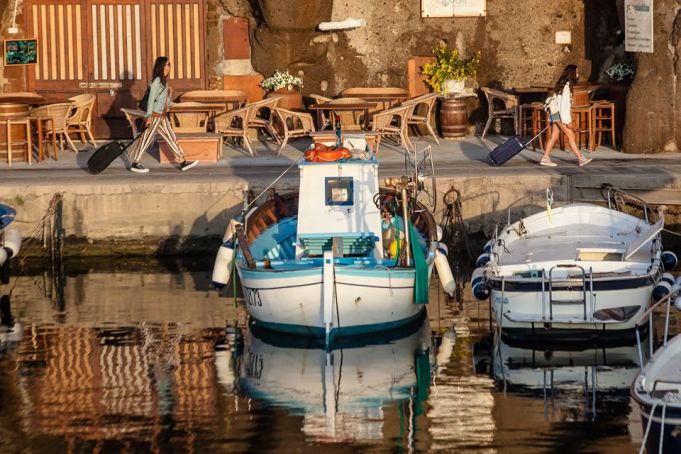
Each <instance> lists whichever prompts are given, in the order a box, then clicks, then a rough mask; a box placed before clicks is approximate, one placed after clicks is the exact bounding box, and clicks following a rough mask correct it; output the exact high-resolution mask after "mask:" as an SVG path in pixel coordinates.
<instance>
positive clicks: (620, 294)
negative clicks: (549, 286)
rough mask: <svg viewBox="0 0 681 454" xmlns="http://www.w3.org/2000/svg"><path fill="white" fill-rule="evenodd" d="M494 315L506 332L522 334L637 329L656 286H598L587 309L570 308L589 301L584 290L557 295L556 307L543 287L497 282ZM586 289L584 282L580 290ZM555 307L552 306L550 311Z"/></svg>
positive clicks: (643, 281) (646, 282)
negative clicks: (583, 300)
mask: <svg viewBox="0 0 681 454" xmlns="http://www.w3.org/2000/svg"><path fill="white" fill-rule="evenodd" d="M491 287H492V288H491V292H490V295H491V304H492V310H493V311H494V315H495V318H496V321H497V324H499V325H500V326H501V327H502V328H503V330H504V331H506V330H516V331H518V330H520V331H528V330H529V331H530V332H531V333H533V334H535V333H536V334H539V333H540V332H541V331H548V332H549V333H550V334H555V331H556V330H558V331H563V332H564V333H565V334H568V333H569V332H588V331H598V332H599V333H602V332H604V331H605V332H608V331H618V332H621V331H627V330H633V329H634V328H635V327H636V325H637V323H639V322H640V317H641V315H642V314H643V313H644V312H645V310H646V309H647V308H648V305H649V304H650V298H651V293H652V290H653V287H654V280H653V278H652V276H643V277H640V278H637V279H627V280H609V281H600V282H597V281H594V291H593V294H594V296H593V299H592V298H591V296H590V294H589V292H588V291H587V292H586V306H585V305H584V304H583V303H581V301H580V302H578V303H565V301H574V300H578V299H581V298H583V297H584V294H583V292H582V290H581V289H572V290H557V291H556V290H554V291H553V292H552V295H551V296H552V297H553V299H554V301H555V303H554V304H553V305H551V304H550V303H549V299H550V295H549V292H548V291H544V292H542V289H541V282H539V283H535V284H524V285H516V286H514V285H513V283H512V282H508V281H507V282H506V283H504V285H503V290H502V285H501V283H500V282H496V283H495V282H492V285H491ZM578 287H581V283H580V284H579V285H578ZM551 306H552V307H551Z"/></svg>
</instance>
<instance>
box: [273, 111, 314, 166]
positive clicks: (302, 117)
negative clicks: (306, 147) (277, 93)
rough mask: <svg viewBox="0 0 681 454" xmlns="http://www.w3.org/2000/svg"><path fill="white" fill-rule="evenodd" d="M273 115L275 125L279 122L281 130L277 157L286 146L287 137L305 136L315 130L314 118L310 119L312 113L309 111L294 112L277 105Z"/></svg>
mask: <svg viewBox="0 0 681 454" xmlns="http://www.w3.org/2000/svg"><path fill="white" fill-rule="evenodd" d="M274 115H275V123H276V125H279V124H281V128H282V131H283V134H282V138H281V144H280V145H279V148H277V157H279V154H280V153H281V150H282V149H283V148H284V146H286V143H287V142H288V141H289V139H295V138H298V137H305V136H308V135H310V134H312V133H313V132H315V129H314V120H312V115H310V114H309V113H304V112H294V111H292V110H287V109H282V108H281V107H277V108H275V109H274Z"/></svg>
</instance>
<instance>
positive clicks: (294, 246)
mask: <svg viewBox="0 0 681 454" xmlns="http://www.w3.org/2000/svg"><path fill="white" fill-rule="evenodd" d="M308 156H309V155H308ZM412 163H414V169H415V174H414V175H413V176H412V177H402V178H392V179H387V180H386V187H383V188H380V187H379V180H378V161H377V160H376V157H375V156H374V155H373V153H371V152H370V151H368V150H366V151H365V150H364V149H362V150H360V151H359V152H353V156H352V157H350V158H343V159H339V160H336V161H331V162H316V161H303V162H299V163H298V167H299V169H300V187H299V190H298V191H295V192H291V193H285V194H276V193H274V192H273V191H272V192H271V197H270V199H269V200H267V201H266V202H265V203H263V204H262V205H260V206H259V207H257V208H256V209H255V210H253V211H252V212H251V213H249V214H248V215H247V216H246V217H245V219H244V220H243V223H241V222H239V221H233V222H232V223H231V224H230V227H228V229H227V232H226V233H225V242H224V243H223V246H222V247H221V250H220V252H219V253H218V258H217V259H216V263H215V268H214V273H213V281H214V283H215V284H216V285H224V284H226V282H227V281H228V280H229V271H230V265H231V262H232V257H233V260H234V264H235V268H236V270H237V271H238V273H239V278H240V281H241V284H242V288H243V293H244V299H245V303H246V309H247V311H248V313H249V315H250V316H251V320H252V322H253V323H255V324H258V325H260V326H265V327H267V328H269V329H274V330H277V331H283V332H289V333H297V334H305V335H312V336H320V337H326V339H327V341H328V339H330V338H332V337H335V336H336V335H341V334H342V335H354V334H364V333H370V332H376V331H381V330H386V329H391V328H395V327H397V326H401V325H404V324H406V323H408V322H410V321H412V320H414V319H415V318H417V317H418V316H419V315H420V314H421V312H422V311H423V309H424V304H425V303H427V300H428V286H429V282H430V276H431V273H432V269H433V266H436V265H435V264H436V262H437V263H439V264H438V265H437V266H438V269H440V268H442V267H443V264H442V262H443V261H444V264H445V265H446V264H447V261H446V259H445V260H442V253H441V252H440V251H438V246H439V243H438V237H437V236H438V229H437V226H436V224H435V221H434V219H433V216H432V214H431V212H430V211H428V210H427V209H426V207H425V206H424V205H423V203H422V202H421V201H420V200H423V199H428V200H431V201H432V202H433V203H434V200H435V193H434V191H435V179H434V175H433V172H432V169H433V164H432V157H431V153H430V149H426V150H424V151H422V152H421V154H420V155H419V156H418V159H412ZM424 169H426V170H427V172H428V175H427V176H424V173H425V172H424ZM244 211H245V210H244ZM405 219H406V220H407V222H405ZM234 239H235V240H236V241H234ZM231 251H234V252H231ZM438 259H439V260H438ZM446 267H447V270H448V265H446ZM445 271H446V270H445ZM450 276H451V272H450Z"/></svg>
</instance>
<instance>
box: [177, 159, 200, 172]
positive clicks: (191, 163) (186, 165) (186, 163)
mask: <svg viewBox="0 0 681 454" xmlns="http://www.w3.org/2000/svg"><path fill="white" fill-rule="evenodd" d="M198 163H199V161H182V164H180V170H181V171H183V172H184V171H185V170H189V169H191V168H192V167H194V166H195V165H196V164H198Z"/></svg>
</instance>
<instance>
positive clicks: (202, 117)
mask: <svg viewBox="0 0 681 454" xmlns="http://www.w3.org/2000/svg"><path fill="white" fill-rule="evenodd" d="M203 105H204V104H203V103H200V102H191V101H187V102H177V103H173V107H183V106H184V107H200V106H203ZM170 119H171V124H172V126H173V130H174V131H175V132H178V133H183V132H206V130H207V126H208V112H207V111H206V112H172V113H171V116H170Z"/></svg>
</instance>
